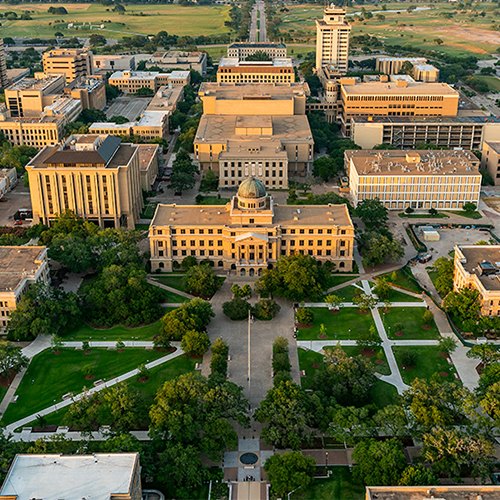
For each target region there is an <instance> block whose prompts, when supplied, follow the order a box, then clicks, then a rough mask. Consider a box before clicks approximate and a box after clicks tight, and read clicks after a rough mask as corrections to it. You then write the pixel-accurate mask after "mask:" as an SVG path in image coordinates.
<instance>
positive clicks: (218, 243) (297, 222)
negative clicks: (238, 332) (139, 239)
mask: <svg viewBox="0 0 500 500" xmlns="http://www.w3.org/2000/svg"><path fill="white" fill-rule="evenodd" d="M149 242H150V249H151V267H152V270H153V271H156V270H157V269H160V270H164V271H171V270H172V269H173V265H174V262H176V263H177V264H181V262H182V260H183V259H184V258H185V257H187V256H193V257H196V258H197V259H199V260H204V259H210V261H212V262H213V263H214V266H215V268H216V269H220V270H222V269H223V270H226V271H228V270H234V271H236V272H237V273H238V275H239V276H258V275H260V274H261V273H262V270H263V269H268V268H272V266H273V265H274V264H275V263H276V261H277V260H278V259H279V258H280V257H281V256H283V255H290V254H292V253H302V254H307V255H311V256H314V257H315V258H316V259H318V260H319V261H321V262H325V261H331V262H334V263H335V265H336V268H337V269H339V270H340V271H351V270H352V265H353V244H354V226H353V224H352V221H351V218H350V216H349V212H348V210H347V207H346V205H324V206H314V205H306V206H298V205H295V206H294V205H288V206H287V205H277V204H275V203H274V201H273V199H272V197H271V196H268V195H267V193H266V189H265V187H264V185H263V184H262V182H260V181H259V180H257V179H254V178H249V179H246V180H245V181H243V182H242V183H241V184H240V187H239V189H238V195H237V196H234V197H233V198H232V199H231V201H230V202H229V203H228V204H227V205H225V206H220V205H219V206H206V205H205V206H199V205H197V206H194V205H162V204H160V205H158V206H157V208H156V212H155V215H154V218H153V220H152V221H151V226H150V227H149Z"/></svg>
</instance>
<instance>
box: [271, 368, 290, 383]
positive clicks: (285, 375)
mask: <svg viewBox="0 0 500 500" xmlns="http://www.w3.org/2000/svg"><path fill="white" fill-rule="evenodd" d="M281 382H293V380H292V376H291V375H290V372H287V371H279V372H276V373H275V374H274V378H273V384H274V386H275V387H277V386H278V385H280V383H281Z"/></svg>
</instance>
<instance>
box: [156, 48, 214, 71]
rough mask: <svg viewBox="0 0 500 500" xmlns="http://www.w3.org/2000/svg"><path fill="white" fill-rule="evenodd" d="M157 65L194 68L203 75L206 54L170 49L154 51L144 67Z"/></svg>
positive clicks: (162, 67)
mask: <svg viewBox="0 0 500 500" xmlns="http://www.w3.org/2000/svg"><path fill="white" fill-rule="evenodd" d="M153 67H158V68H160V69H166V70H169V69H170V70H172V69H174V70H175V69H180V70H184V71H189V70H191V69H192V70H194V71H197V72H198V73H200V75H202V76H203V75H205V74H206V73H207V55H206V54H205V53H204V52H182V51H179V50H171V51H169V52H156V53H155V54H153V55H152V56H151V58H150V59H149V60H148V61H147V62H146V68H147V69H149V68H153Z"/></svg>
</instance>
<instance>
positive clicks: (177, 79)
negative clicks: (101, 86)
mask: <svg viewBox="0 0 500 500" xmlns="http://www.w3.org/2000/svg"><path fill="white" fill-rule="evenodd" d="M190 82H191V74H190V72H189V71H172V73H158V72H157V71H116V72H115V73H113V74H112V75H111V76H110V77H109V80H108V83H109V84H110V85H114V86H115V87H118V88H119V89H120V90H121V91H122V92H127V93H133V94H135V93H137V91H138V90H140V89H142V88H147V89H150V90H153V91H154V92H157V91H158V90H159V89H160V87H169V88H172V87H184V86H185V85H189V83H190Z"/></svg>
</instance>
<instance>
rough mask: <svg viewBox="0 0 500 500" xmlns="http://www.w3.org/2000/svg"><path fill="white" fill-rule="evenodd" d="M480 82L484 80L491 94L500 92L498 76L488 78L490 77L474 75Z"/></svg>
mask: <svg viewBox="0 0 500 500" xmlns="http://www.w3.org/2000/svg"><path fill="white" fill-rule="evenodd" d="M474 76H475V77H476V78H478V79H479V80H483V81H484V82H486V83H487V84H488V87H489V88H490V92H491V91H493V92H500V80H499V79H498V78H497V77H496V76H488V75H474Z"/></svg>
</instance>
